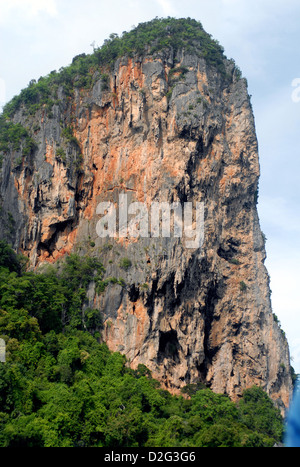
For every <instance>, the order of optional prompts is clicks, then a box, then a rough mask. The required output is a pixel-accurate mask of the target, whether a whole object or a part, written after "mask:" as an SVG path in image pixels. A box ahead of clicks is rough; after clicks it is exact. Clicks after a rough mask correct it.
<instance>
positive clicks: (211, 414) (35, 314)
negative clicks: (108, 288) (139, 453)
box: [0, 242, 283, 447]
mask: <svg viewBox="0 0 300 467" xmlns="http://www.w3.org/2000/svg"><path fill="white" fill-rule="evenodd" d="M25 265H26V261H24V260H23V259H22V257H20V256H19V255H17V254H16V253H15V252H14V251H13V250H12V249H11V248H10V247H9V246H8V245H6V244H5V243H4V242H0V338H2V339H4V341H5V343H6V362H5V363H0V446H1V447H80V446H82V447H84V446H88V447H143V446H144V447H180V446H183V447H198V446H199V447H221V446H233V447H239V446H242V447H258V446H266V447H267V446H273V445H274V444H275V443H278V442H280V441H281V440H282V435H283V420H282V418H281V416H280V413H279V411H278V410H277V409H276V408H275V407H274V404H273V402H272V401H271V399H270V398H269V397H268V395H267V394H266V393H265V392H264V391H263V390H262V389H260V388H257V387H253V388H250V389H248V390H246V391H245V392H244V394H243V397H242V398H241V399H240V401H239V402H238V403H237V404H235V403H233V402H232V401H231V400H230V399H229V397H227V396H226V395H220V394H215V393H213V392H212V391H211V390H210V389H209V388H206V387H205V386H203V385H201V384H198V385H187V386H186V387H185V388H184V391H183V394H182V395H181V396H174V395H171V394H170V393H169V392H167V391H165V390H163V389H161V387H160V384H159V382H158V381H156V380H155V379H153V378H152V376H151V372H150V370H149V369H148V368H147V367H145V366H144V365H139V367H138V368H137V369H136V370H132V369H131V368H130V367H129V366H128V362H127V361H126V358H125V357H124V356H123V355H121V354H120V353H113V352H110V351H109V349H108V348H107V346H106V345H105V343H103V342H102V340H101V326H102V320H101V313H100V312H99V310H91V309H86V308H84V304H85V297H86V291H87V287H88V284H89V283H90V282H92V281H94V282H95V283H96V284H98V286H100V285H101V284H102V282H103V278H102V275H103V266H102V264H101V261H100V260H98V259H95V258H86V257H79V256H77V255H70V256H69V257H67V259H66V261H65V263H64V264H63V266H62V267H61V268H60V269H55V268H54V267H51V268H49V270H47V271H45V272H44V273H33V272H26V271H25ZM102 285H103V284H102Z"/></svg>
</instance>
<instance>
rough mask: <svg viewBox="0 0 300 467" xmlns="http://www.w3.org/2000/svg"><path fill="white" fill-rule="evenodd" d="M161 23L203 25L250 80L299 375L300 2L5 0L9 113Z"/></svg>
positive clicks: (281, 310)
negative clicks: (63, 71) (84, 57)
mask: <svg viewBox="0 0 300 467" xmlns="http://www.w3.org/2000/svg"><path fill="white" fill-rule="evenodd" d="M156 16H158V17H166V16H174V17H176V18H182V17H188V16H189V17H191V18H194V19H196V20H198V21H201V23H202V25H203V27H204V29H205V30H206V31H207V32H208V33H210V34H211V35H212V36H213V38H215V39H217V40H218V41H219V42H220V43H221V45H222V46H223V47H224V49H225V54H226V56H227V57H228V58H233V59H234V60H235V61H236V63H237V65H238V66H239V67H240V68H241V70H242V73H243V75H244V76H245V77H246V78H247V80H248V88H249V94H250V95H251V96H252V97H251V102H252V105H253V111H254V116H255V123H256V132H257V137H258V143H259V156H260V167H261V178H260V190H259V203H258V211H259V217H260V223H261V228H262V230H263V232H264V233H265V235H266V237H267V243H266V249H267V260H266V266H267V269H268V272H269V274H270V278H271V289H272V306H273V312H274V313H275V314H276V315H277V317H278V319H279V320H280V323H281V327H282V329H283V331H284V332H285V334H286V336H287V339H288V342H289V347H290V353H291V358H292V366H293V367H294V369H295V371H296V372H297V373H300V274H299V269H300V216H299V204H300V141H299V137H298V134H299V131H298V129H299V127H300V47H299V44H300V28H299V24H300V2H299V0H251V1H250V0H209V1H208V0H185V1H184V2H182V1H181V0H127V1H126V0H109V1H107V0H105V1H103V0H84V1H83V0H72V1H71V0H0V106H2V105H3V104H4V103H5V102H8V101H9V100H10V99H11V98H12V97H13V96H14V95H16V94H18V93H19V92H20V91H21V89H23V88H25V87H26V86H27V85H28V83H29V81H30V80H31V79H38V78H39V77H40V76H44V75H47V74H48V73H50V72H51V71H52V70H59V68H61V67H63V66H67V65H69V64H70V63H71V62H72V58H73V57H74V56H75V55H78V54H80V53H83V52H85V53H91V52H92V50H93V45H92V44H94V45H96V46H101V45H102V44H103V42H104V40H105V39H106V38H108V36H109V35H110V34H111V33H117V34H121V33H122V32H123V31H129V30H130V29H132V27H133V26H137V25H138V24H139V23H141V22H144V21H149V20H151V19H153V18H154V17H156Z"/></svg>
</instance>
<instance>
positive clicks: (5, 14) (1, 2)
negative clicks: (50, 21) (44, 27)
mask: <svg viewBox="0 0 300 467" xmlns="http://www.w3.org/2000/svg"><path fill="white" fill-rule="evenodd" d="M0 8H1V20H0V21H1V22H2V23H4V22H5V21H7V20H8V19H9V18H10V17H13V16H14V15H15V14H16V12H22V14H25V17H27V18H32V17H36V16H37V15H39V14H40V13H46V14H48V15H49V16H56V15H57V14H58V12H57V6H56V0H9V1H7V0H0Z"/></svg>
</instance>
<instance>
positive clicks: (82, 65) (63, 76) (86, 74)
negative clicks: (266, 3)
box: [3, 17, 225, 118]
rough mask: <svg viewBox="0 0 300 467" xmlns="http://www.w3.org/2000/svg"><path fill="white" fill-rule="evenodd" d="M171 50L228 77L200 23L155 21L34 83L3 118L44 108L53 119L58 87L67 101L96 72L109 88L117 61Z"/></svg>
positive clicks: (8, 106)
mask: <svg viewBox="0 0 300 467" xmlns="http://www.w3.org/2000/svg"><path fill="white" fill-rule="evenodd" d="M170 49H172V50H173V51H174V57H175V55H176V52H177V51H178V50H180V49H184V50H185V51H186V52H188V53H193V54H196V55H197V56H199V57H203V58H204V59H205V60H206V61H207V63H208V64H209V65H211V66H213V67H215V68H216V70H218V71H219V72H220V73H222V74H223V75H224V73H225V67H224V59H225V56H224V50H223V48H222V47H221V45H220V44H219V43H218V42H217V41H216V40H214V39H213V38H212V37H211V35H210V34H208V33H206V32H205V31H204V29H203V27H202V25H201V23H200V22H198V21H196V20H194V19H191V18H187V19H185V18H183V19H175V18H170V17H169V18H162V19H161V18H155V19H154V20H152V21H149V22H146V23H141V24H139V25H138V26H137V27H136V28H134V29H133V30H132V31H130V32H126V31H125V32H123V33H122V35H121V36H118V35H117V34H111V35H110V37H109V39H107V40H105V41H104V44H103V45H102V47H99V48H95V49H94V52H93V53H92V54H90V55H87V54H85V53H83V54H80V55H77V56H76V57H74V58H73V61H72V64H71V65H69V66H67V67H63V68H61V69H60V70H59V71H58V72H57V71H56V70H54V71H52V72H51V73H50V74H49V75H48V76H45V77H41V78H39V80H38V81H36V80H32V81H31V82H30V83H29V86H28V87H27V88H25V89H23V90H22V91H21V93H20V94H19V95H18V96H15V97H14V98H13V99H12V100H11V101H10V102H9V103H8V104H6V106H5V107H4V109H3V115H4V116H5V117H6V118H10V117H12V115H13V114H14V113H15V112H16V111H17V110H18V109H20V107H21V106H23V107H24V108H26V110H27V113H29V114H31V115H32V114H34V113H35V112H36V111H37V110H38V109H39V108H41V106H44V108H45V109H46V111H47V112H48V114H49V115H50V116H51V109H52V107H53V105H54V104H55V103H57V102H58V95H57V91H58V88H59V87H62V89H63V91H64V93H65V95H66V96H67V97H68V96H71V95H72V93H73V91H74V88H89V87H90V86H91V85H92V83H93V76H94V73H95V71H96V70H102V73H103V77H104V80H103V81H104V84H103V85H106V87H107V82H106V83H105V76H107V74H106V73H105V70H109V69H110V68H111V67H112V66H113V65H114V63H115V61H116V60H117V59H118V58H120V57H123V56H128V57H133V56H135V55H138V56H144V55H149V54H150V55H155V54H157V53H159V52H162V51H164V50H170Z"/></svg>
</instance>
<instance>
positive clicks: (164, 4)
mask: <svg viewBox="0 0 300 467" xmlns="http://www.w3.org/2000/svg"><path fill="white" fill-rule="evenodd" d="M156 1H157V3H158V4H159V6H160V7H161V8H162V10H163V13H164V15H167V16H172V15H176V10H175V8H174V7H173V5H172V3H171V2H170V0H156Z"/></svg>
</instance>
